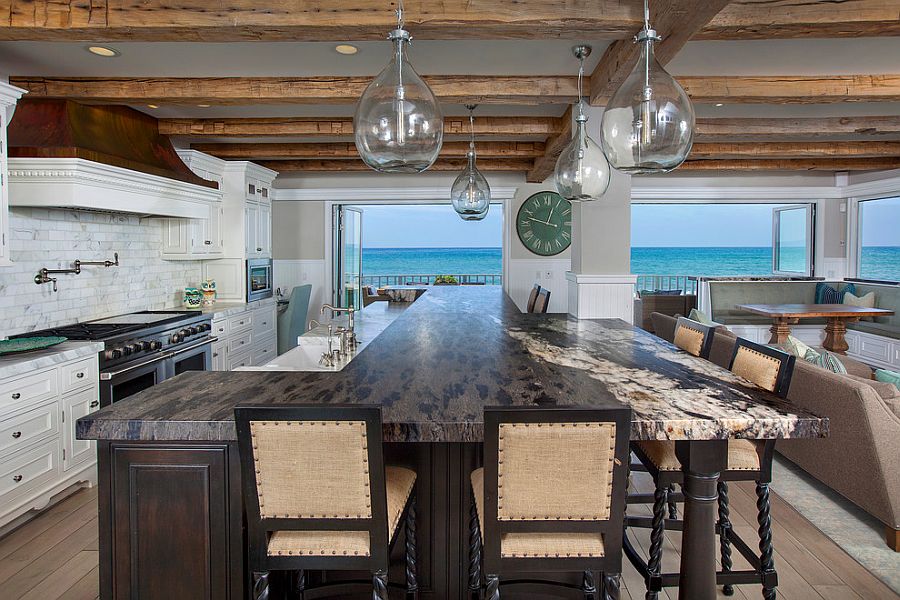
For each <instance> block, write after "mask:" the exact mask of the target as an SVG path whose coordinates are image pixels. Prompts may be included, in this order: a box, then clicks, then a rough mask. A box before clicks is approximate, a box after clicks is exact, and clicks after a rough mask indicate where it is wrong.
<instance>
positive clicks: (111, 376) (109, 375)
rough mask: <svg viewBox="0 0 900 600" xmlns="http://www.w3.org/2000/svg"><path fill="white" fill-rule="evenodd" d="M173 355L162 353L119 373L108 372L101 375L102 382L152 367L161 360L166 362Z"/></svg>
mask: <svg viewBox="0 0 900 600" xmlns="http://www.w3.org/2000/svg"><path fill="white" fill-rule="evenodd" d="M172 356H173V355H172V353H171V352H161V353H160V354H158V355H157V356H154V357H153V358H152V359H150V360H147V361H144V362H142V363H141V364H139V365H131V366H130V367H125V368H124V369H119V370H118V371H107V372H106V373H100V381H110V380H111V379H114V378H116V377H118V376H119V375H124V374H125V373H130V372H131V371H134V370H135V369H140V368H142V367H146V366H147V365H152V364H153V363H157V362H159V361H161V360H166V359H167V358H171V357H172Z"/></svg>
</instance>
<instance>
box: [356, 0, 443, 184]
mask: <svg viewBox="0 0 900 600" xmlns="http://www.w3.org/2000/svg"><path fill="white" fill-rule="evenodd" d="M388 39H389V40H391V41H392V42H393V43H394V54H393V57H392V58H391V62H390V63H388V65H387V67H385V68H384V70H383V71H382V72H381V73H380V74H379V75H378V76H377V77H376V78H375V79H374V80H373V81H372V82H371V83H370V84H369V85H368V87H367V88H366V90H365V91H364V92H363V94H362V96H361V97H360V99H359V103H358V104H357V105H356V115H355V116H354V118H353V126H354V132H353V133H354V141H355V143H356V149H357V151H358V152H359V156H360V158H362V160H363V162H364V163H366V164H367V165H368V166H369V167H371V168H373V169H375V170H376V171H378V172H380V173H421V172H422V171H424V170H426V169H427V168H428V167H430V166H431V165H433V164H434V161H435V160H437V157H438V154H439V153H440V151H441V144H442V143H443V140H444V117H443V115H442V114H441V107H440V105H439V104H438V101H437V98H435V97H434V93H433V92H432V91H431V88H429V87H428V85H427V84H426V83H425V82H424V81H422V78H421V77H419V75H418V74H417V73H416V72H415V70H414V69H413V67H412V65H411V64H410V62H409V59H408V58H407V56H406V46H407V44H409V43H410V40H411V39H412V38H411V37H410V35H409V32H408V31H406V30H405V29H404V28H403V0H400V3H399V8H398V10H397V28H396V29H394V30H393V31H391V33H390V35H388Z"/></svg>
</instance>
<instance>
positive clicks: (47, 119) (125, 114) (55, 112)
mask: <svg viewBox="0 0 900 600" xmlns="http://www.w3.org/2000/svg"><path fill="white" fill-rule="evenodd" d="M8 138H9V139H8V150H9V156H10V158H80V159H84V160H89V161H93V162H97V163H101V164H106V165H111V166H114V167H121V168H123V169H129V170H131V171H137V172H140V173H147V174H150V175H156V176H158V177H165V178H168V179H174V180H175V181H181V182H183V183H190V184H193V185H199V186H203V187H207V188H212V189H218V184H217V183H216V182H214V181H208V180H206V179H203V178H201V177H198V176H197V175H195V174H194V173H192V172H191V170H190V169H188V167H187V166H186V165H185V164H184V163H183V162H182V161H181V158H179V157H178V154H177V153H176V152H175V149H174V148H173V147H172V143H171V142H170V141H169V139H168V138H167V137H165V136H162V135H160V134H159V127H158V125H157V121H156V119H155V118H153V117H151V116H150V115H145V114H144V113H142V112H140V111H137V110H134V109H133V108H129V107H127V106H89V105H84V104H78V103H77V102H73V101H71V100H55V99H39V98H35V99H30V98H23V99H22V100H21V101H20V102H19V103H18V105H17V106H16V112H15V115H14V116H13V119H12V121H11V122H10V124H9V129H8Z"/></svg>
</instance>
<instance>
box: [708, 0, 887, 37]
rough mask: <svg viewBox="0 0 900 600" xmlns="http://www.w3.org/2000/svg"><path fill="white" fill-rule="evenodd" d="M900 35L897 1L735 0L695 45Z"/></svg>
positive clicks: (713, 21)
mask: <svg viewBox="0 0 900 600" xmlns="http://www.w3.org/2000/svg"><path fill="white" fill-rule="evenodd" d="M885 35H900V9H898V5H897V2H896V1H894V0H843V1H838V2H835V1H834V0H818V1H817V0H777V1H775V2H773V1H772V0H735V1H734V2H731V3H730V4H729V5H728V6H726V7H725V8H724V9H723V10H722V12H720V13H719V14H718V15H716V17H715V18H714V19H713V20H712V21H710V23H709V24H708V25H707V26H706V27H704V28H703V29H702V30H701V31H700V32H698V33H697V34H696V35H695V36H694V38H693V39H695V40H735V39H741V40H749V39H760V40H765V39H773V38H806V37H809V38H813V37H817V38H834V37H870V36H885Z"/></svg>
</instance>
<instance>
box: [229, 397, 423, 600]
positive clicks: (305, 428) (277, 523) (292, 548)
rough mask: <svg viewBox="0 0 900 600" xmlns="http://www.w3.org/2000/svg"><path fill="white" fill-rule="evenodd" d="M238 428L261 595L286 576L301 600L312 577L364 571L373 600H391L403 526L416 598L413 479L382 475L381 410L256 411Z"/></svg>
mask: <svg viewBox="0 0 900 600" xmlns="http://www.w3.org/2000/svg"><path fill="white" fill-rule="evenodd" d="M234 418H235V425H236V427H237V438H238V448H239V453H240V459H241V481H242V487H243V496H244V506H245V510H246V519H247V540H248V544H249V548H248V553H247V558H248V560H249V566H250V570H251V572H252V573H253V576H254V587H255V588H260V587H263V588H264V587H265V584H264V583H263V582H266V581H268V584H269V586H270V590H271V587H272V586H274V585H276V584H275V582H282V581H283V580H285V579H289V578H288V577H285V576H284V574H283V573H282V574H281V575H282V576H281V577H270V572H271V571H276V572H280V571H289V572H292V573H293V575H292V576H291V577H290V578H291V579H293V580H294V581H292V584H291V586H292V587H293V589H294V590H296V591H297V592H299V593H300V594H301V596H302V594H303V592H305V591H306V590H311V589H313V588H312V587H308V586H307V580H306V577H305V573H306V572H307V571H309V570H311V569H314V570H326V569H327V570H365V571H369V572H370V573H371V574H372V578H371V580H370V581H369V582H366V583H370V584H371V585H372V589H373V592H372V598H373V599H374V600H387V598H388V593H387V586H388V575H387V574H388V562H389V556H390V550H391V547H392V546H393V545H394V543H395V542H396V541H397V538H398V532H399V530H400V526H401V524H402V525H403V529H404V530H405V534H406V536H405V541H406V549H405V550H406V552H405V554H406V594H407V598H417V596H418V584H417V581H416V543H415V537H416V521H415V519H416V509H415V504H416V494H415V486H416V474H415V472H413V471H411V470H409V469H404V468H400V467H385V466H384V463H383V459H382V443H381V436H382V429H381V427H382V425H381V407H380V406H364V405H330V406H322V405H296V404H294V405H290V406H272V405H251V406H239V407H237V408H235V410H234ZM341 583H342V584H346V583H347V582H346V581H344V582H341ZM324 585H329V584H324ZM330 585H337V583H333V584H330ZM316 587H322V586H316ZM283 591H284V590H275V591H273V592H271V593H270V596H272V597H280V596H279V595H278V594H279V593H282V592H283Z"/></svg>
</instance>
